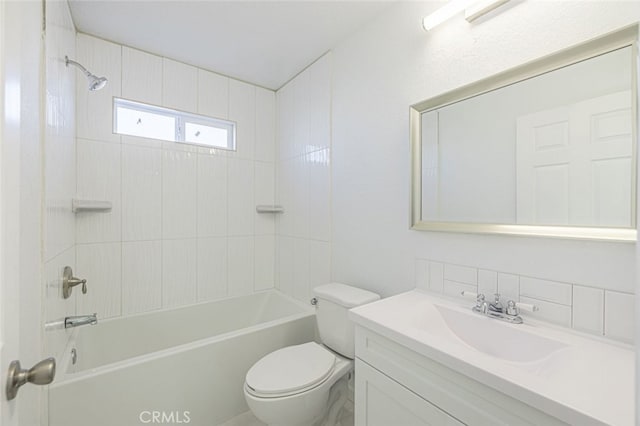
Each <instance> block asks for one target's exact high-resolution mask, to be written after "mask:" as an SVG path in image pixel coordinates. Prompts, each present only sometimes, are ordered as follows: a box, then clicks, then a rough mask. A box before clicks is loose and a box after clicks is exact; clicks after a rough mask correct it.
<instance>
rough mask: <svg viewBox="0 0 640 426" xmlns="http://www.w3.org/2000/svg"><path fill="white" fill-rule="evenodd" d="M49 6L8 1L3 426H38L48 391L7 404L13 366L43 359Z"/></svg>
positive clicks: (0, 52) (1, 130)
mask: <svg viewBox="0 0 640 426" xmlns="http://www.w3.org/2000/svg"><path fill="white" fill-rule="evenodd" d="M42 8H43V5H42V3H41V2H39V1H24V2H6V1H0V99H2V102H0V389H1V390H0V424H1V425H2V426H37V425H41V424H42V423H41V419H46V417H43V415H42V413H43V407H44V405H43V404H42V402H43V401H44V400H45V398H44V397H43V395H44V394H43V389H44V388H43V387H41V386H34V385H31V384H27V385H25V386H22V387H21V388H20V390H19V391H18V394H17V397H16V398H15V399H13V400H12V401H8V400H7V397H6V396H7V395H6V389H5V385H6V382H7V370H8V367H9V364H10V363H11V361H13V360H19V361H20V363H21V364H22V367H23V368H30V367H31V366H33V365H34V364H36V363H37V362H38V361H40V360H41V359H42V353H41V352H42V349H41V341H42V337H41V335H42V315H41V311H42V309H41V307H42V301H41V300H42V292H41V289H42V286H41V285H40V283H41V269H42V259H41V251H42V246H41V244H42V243H41V241H42V238H41V237H42V230H41V228H42V216H43V212H42V194H43V192H42V170H43V164H42V158H43V157H42V155H41V149H42V148H41V146H42V143H41V142H42V136H41V134H42V129H43V127H42V124H41V109H42V91H41V87H42V85H41V79H42V64H43V61H42Z"/></svg>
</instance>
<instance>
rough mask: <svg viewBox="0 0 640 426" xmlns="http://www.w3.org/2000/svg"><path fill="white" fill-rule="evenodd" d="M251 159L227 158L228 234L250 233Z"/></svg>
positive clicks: (253, 210)
mask: <svg viewBox="0 0 640 426" xmlns="http://www.w3.org/2000/svg"><path fill="white" fill-rule="evenodd" d="M253 173H254V171H253V161H247V160H239V159H235V158H229V159H228V178H227V179H228V182H229V192H228V218H229V219H228V223H229V227H228V231H229V235H245V236H246V235H252V234H253V230H254V228H253V217H254V213H255V211H256V210H255V209H256V206H255V205H254V195H253V192H254V179H253Z"/></svg>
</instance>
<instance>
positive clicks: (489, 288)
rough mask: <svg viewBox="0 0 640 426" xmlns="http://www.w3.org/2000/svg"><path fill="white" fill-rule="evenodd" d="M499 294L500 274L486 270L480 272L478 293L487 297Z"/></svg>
mask: <svg viewBox="0 0 640 426" xmlns="http://www.w3.org/2000/svg"><path fill="white" fill-rule="evenodd" d="M497 292H498V273H497V272H496V271H488V270H486V269H479V270H478V293H479V294H484V295H485V297H491V295H493V294H496V293H497Z"/></svg>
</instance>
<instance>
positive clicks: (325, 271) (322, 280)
mask: <svg viewBox="0 0 640 426" xmlns="http://www.w3.org/2000/svg"><path fill="white" fill-rule="evenodd" d="M330 282H331V244H330V243H328V242H325V241H313V240H311V241H309V291H310V292H313V289H314V288H315V287H317V286H319V285H322V284H327V283H330Z"/></svg>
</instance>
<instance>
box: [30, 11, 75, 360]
mask: <svg viewBox="0 0 640 426" xmlns="http://www.w3.org/2000/svg"><path fill="white" fill-rule="evenodd" d="M45 19H46V33H45V75H46V78H45V90H46V113H45V114H46V116H45V135H44V204H45V210H46V211H45V215H44V222H45V223H44V228H43V229H44V238H43V239H44V241H43V243H44V257H43V260H44V262H45V263H44V275H43V276H44V281H45V282H44V288H45V290H44V291H45V295H44V311H45V313H44V319H45V322H46V323H47V324H49V326H48V327H47V329H46V332H45V352H44V353H45V354H47V356H54V357H56V359H59V357H60V353H61V352H62V351H63V350H64V347H65V345H66V342H67V338H68V336H69V334H70V333H68V332H67V331H65V330H64V328H63V327H62V319H63V318H64V317H65V316H67V315H73V314H74V313H75V297H76V296H77V295H76V294H74V295H73V296H72V297H71V298H69V299H66V300H65V299H63V298H62V288H61V277H62V269H63V268H64V267H65V266H67V265H68V266H71V267H75V262H76V251H75V242H76V230H75V224H74V221H75V218H74V215H73V213H72V212H71V199H72V198H73V196H74V194H75V187H76V168H75V151H76V139H75V130H76V129H75V127H76V122H75V104H76V103H75V82H76V75H75V70H74V69H69V68H66V67H65V62H64V57H65V55H68V56H69V57H74V56H75V50H76V40H75V27H74V25H73V21H72V20H71V13H70V12H69V8H68V5H67V3H66V2H47V7H46V17H45ZM34 161H35V160H34Z"/></svg>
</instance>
